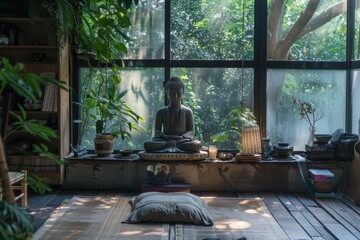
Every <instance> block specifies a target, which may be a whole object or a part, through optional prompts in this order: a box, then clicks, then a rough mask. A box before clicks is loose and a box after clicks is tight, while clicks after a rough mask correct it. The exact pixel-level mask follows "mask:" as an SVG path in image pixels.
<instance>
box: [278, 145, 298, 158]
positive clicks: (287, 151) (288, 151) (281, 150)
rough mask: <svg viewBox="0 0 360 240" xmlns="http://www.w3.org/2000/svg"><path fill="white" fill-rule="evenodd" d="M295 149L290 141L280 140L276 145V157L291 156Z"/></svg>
mask: <svg viewBox="0 0 360 240" xmlns="http://www.w3.org/2000/svg"><path fill="white" fill-rule="evenodd" d="M293 151H294V148H293V147H290V146H289V143H285V142H279V143H278V145H277V146H274V152H275V154H276V157H284V158H285V157H290V156H291V155H292V153H293Z"/></svg>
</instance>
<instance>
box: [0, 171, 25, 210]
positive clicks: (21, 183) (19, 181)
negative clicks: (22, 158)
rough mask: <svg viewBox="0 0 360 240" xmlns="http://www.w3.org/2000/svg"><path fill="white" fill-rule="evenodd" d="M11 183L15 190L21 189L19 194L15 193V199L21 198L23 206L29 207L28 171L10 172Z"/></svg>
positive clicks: (0, 192) (0, 194) (0, 190)
mask: <svg viewBox="0 0 360 240" xmlns="http://www.w3.org/2000/svg"><path fill="white" fill-rule="evenodd" d="M9 179H10V184H11V186H12V189H13V190H20V194H19V195H15V200H18V199H19V198H21V206H22V207H27V182H26V181H27V171H26V170H23V171H21V172H9ZM0 199H2V187H1V186H0Z"/></svg>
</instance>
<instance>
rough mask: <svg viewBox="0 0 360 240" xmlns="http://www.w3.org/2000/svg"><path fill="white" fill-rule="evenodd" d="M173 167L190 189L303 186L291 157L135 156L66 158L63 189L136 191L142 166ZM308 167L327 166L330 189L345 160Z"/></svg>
mask: <svg viewBox="0 0 360 240" xmlns="http://www.w3.org/2000/svg"><path fill="white" fill-rule="evenodd" d="M159 162H161V163H166V164H171V165H174V166H175V167H176V172H177V175H176V177H175V178H174V182H179V183H189V184H190V185H191V191H232V192H234V191H283V192H304V191H305V190H306V187H305V185H304V183H303V181H302V179H301V175H300V172H299V169H298V166H297V162H296V161H295V160H292V159H290V160H280V161H279V160H270V161H257V162H245V161H244V162H239V161H235V160H231V161H221V160H217V161H209V160H203V161H198V160H197V161H189V160H184V161H173V160H172V161H165V160H162V161H153V160H140V159H139V158H127V159H122V158H116V157H114V156H110V157H101V158H98V157H95V156H91V155H89V156H85V157H82V158H69V159H67V164H66V176H65V183H64V184H63V188H65V189H89V190H90V189H92V190H128V191H140V189H141V184H142V183H143V182H147V181H148V180H149V179H148V176H147V174H146V166H147V165H149V164H156V163H159ZM307 165H308V168H321V169H323V168H324V169H328V170H330V171H332V172H333V173H334V174H335V183H334V190H336V186H337V184H338V181H339V178H340V177H341V174H342V172H343V169H344V166H345V163H344V162H338V161H316V162H315V161H312V162H308V163H307Z"/></svg>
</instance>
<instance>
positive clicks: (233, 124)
mask: <svg viewBox="0 0 360 240" xmlns="http://www.w3.org/2000/svg"><path fill="white" fill-rule="evenodd" d="M221 125H222V126H223V127H224V128H225V130H224V131H222V132H220V133H217V134H215V135H213V136H212V140H213V141H214V142H217V143H225V144H226V145H227V146H232V147H233V149H234V148H235V149H241V128H242V127H249V126H255V125H256V119H255V116H254V114H253V112H252V111H251V110H250V109H249V108H243V107H236V108H233V109H232V110H231V112H230V113H229V114H228V115H227V116H226V118H225V119H224V120H223V122H222V123H221Z"/></svg>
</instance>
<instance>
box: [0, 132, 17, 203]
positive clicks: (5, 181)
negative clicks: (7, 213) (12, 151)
mask: <svg viewBox="0 0 360 240" xmlns="http://www.w3.org/2000/svg"><path fill="white" fill-rule="evenodd" d="M0 178H1V185H2V188H3V195H4V199H5V200H6V201H8V202H10V203H15V195H14V192H13V190H12V187H11V184H10V179H9V169H8V166H7V162H6V157H5V149H4V143H3V141H2V137H1V135H0Z"/></svg>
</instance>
